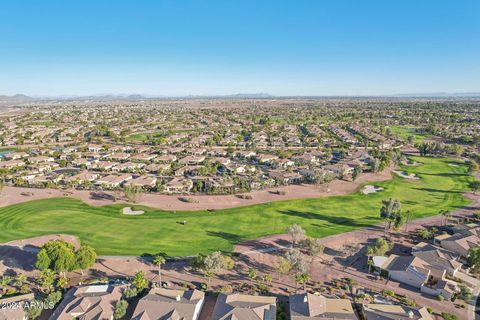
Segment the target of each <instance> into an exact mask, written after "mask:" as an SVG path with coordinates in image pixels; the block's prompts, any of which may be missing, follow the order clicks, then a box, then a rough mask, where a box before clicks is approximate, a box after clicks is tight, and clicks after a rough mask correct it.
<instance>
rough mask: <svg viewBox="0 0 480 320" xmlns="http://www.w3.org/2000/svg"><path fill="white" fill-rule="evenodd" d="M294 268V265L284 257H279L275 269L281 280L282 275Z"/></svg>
mask: <svg viewBox="0 0 480 320" xmlns="http://www.w3.org/2000/svg"><path fill="white" fill-rule="evenodd" d="M290 270H292V265H291V264H290V262H289V261H288V260H287V259H285V258H284V257H279V260H278V261H277V262H276V265H275V271H276V272H277V275H278V281H280V275H282V274H283V275H287V274H289V273H290Z"/></svg>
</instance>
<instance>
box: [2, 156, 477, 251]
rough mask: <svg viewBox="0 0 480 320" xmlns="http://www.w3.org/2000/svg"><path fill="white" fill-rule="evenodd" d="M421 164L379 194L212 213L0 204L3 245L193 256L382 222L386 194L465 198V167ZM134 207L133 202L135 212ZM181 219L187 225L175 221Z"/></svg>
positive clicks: (438, 201)
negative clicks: (43, 241)
mask: <svg viewBox="0 0 480 320" xmlns="http://www.w3.org/2000/svg"><path fill="white" fill-rule="evenodd" d="M414 160H415V161H417V162H421V163H423V165H422V166H419V167H405V168H404V169H405V170H406V171H408V172H409V173H415V174H417V175H418V176H419V177H421V179H420V180H406V179H403V178H399V177H395V178H394V179H393V180H390V181H385V182H381V183H375V185H378V186H381V187H383V188H385V190H384V191H382V192H379V193H376V194H370V195H363V194H361V193H359V192H356V193H353V194H350V195H345V196H334V197H325V198H318V199H302V200H287V201H279V202H272V203H268V204H260V205H252V206H248V207H241V208H233V209H225V210H219V211H215V212H207V211H197V212H168V211H161V210H155V209H151V208H143V209H142V210H145V211H146V213H145V215H143V216H135V217H132V216H130V217H127V216H123V215H122V214H121V208H122V207H123V206H122V205H112V206H104V207H91V206H88V205H87V204H85V203H83V202H81V201H78V200H75V199H68V198H57V199H48V200H38V201H31V202H26V203H22V204H17V205H12V206H9V207H5V208H2V209H0V230H1V232H0V242H5V241H9V240H14V239H23V238H27V237H33V236H40V235H46V234H52V233H53V234H55V233H65V234H72V235H76V236H78V237H80V239H81V241H82V242H83V243H87V244H90V245H92V246H93V247H95V248H96V249H97V251H98V252H99V253H100V254H102V255H140V254H143V253H156V252H160V251H164V252H166V253H168V254H170V255H182V256H183V255H192V254H196V253H199V252H209V251H212V250H218V249H220V250H226V251H228V250H231V249H232V246H233V244H235V243H237V242H239V241H243V240H247V239H255V238H257V237H260V236H264V235H268V234H275V233H282V232H284V230H285V228H286V227H287V226H288V225H290V224H292V223H298V224H300V225H302V227H303V228H305V229H306V230H307V233H308V234H309V235H311V236H317V237H323V236H328V235H332V234H336V233H340V232H345V231H350V230H353V229H356V228H361V227H365V226H369V225H372V224H375V223H378V222H380V220H379V214H378V211H379V209H380V207H381V201H382V200H383V199H386V198H389V197H394V198H397V199H399V200H401V202H402V205H403V208H404V210H407V209H409V210H412V212H413V215H414V217H425V216H430V215H434V214H437V213H438V211H439V210H441V209H446V210H453V209H455V208H459V207H461V206H464V205H466V204H467V203H468V201H467V200H466V199H465V198H464V197H463V196H462V195H461V191H465V190H467V189H468V188H467V184H468V182H469V181H470V177H468V176H467V175H466V174H465V172H466V166H465V165H463V164H460V165H459V166H449V165H448V163H451V162H453V161H452V160H448V159H436V158H420V157H418V158H414ZM137 208H139V206H136V207H135V209H137ZM183 220H186V221H187V224H186V225H182V224H180V223H179V222H180V221H183Z"/></svg>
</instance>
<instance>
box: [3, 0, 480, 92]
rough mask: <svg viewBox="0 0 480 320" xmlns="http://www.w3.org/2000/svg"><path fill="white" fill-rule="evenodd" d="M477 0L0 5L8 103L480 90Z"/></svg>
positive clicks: (18, 0) (34, 0)
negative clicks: (103, 96)
mask: <svg viewBox="0 0 480 320" xmlns="http://www.w3.org/2000/svg"><path fill="white" fill-rule="evenodd" d="M479 15H480V1H478V0H471V1H469V0H396V1H393V0H391V1H390V0H375V1H374V0H361V1H360V0H349V1H347V0H329V1H326V0H311V1H306V0H291V1H281V0H276V1H268V0H257V1H253V0H238V1H233V0H231V1H230V0H218V1H208V0H203V1H201V0H198V1H187V0H185V1H181V0H170V1H162V0H157V1H141V0H138V1H133V0H131V1H121V0H117V1H101V0H96V1H90V0H82V1H49V0H43V1H38V0H30V1H29V0H23V1H22V0H2V1H1V2H0V94H15V93H25V94H30V95H84V94H100V93H117V94H118V93H142V94H156V95H185V94H230V93H240V92H241V93H247V92H248V93H253V92H267V93H270V94H275V95H371V94H373V95H382V94H395V93H416V92H472V91H476V92H478V91H480V18H479Z"/></svg>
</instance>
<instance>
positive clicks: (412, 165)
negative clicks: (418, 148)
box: [402, 160, 422, 167]
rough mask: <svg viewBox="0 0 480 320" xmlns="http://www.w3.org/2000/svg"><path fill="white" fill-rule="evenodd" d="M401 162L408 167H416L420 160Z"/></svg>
mask: <svg viewBox="0 0 480 320" xmlns="http://www.w3.org/2000/svg"><path fill="white" fill-rule="evenodd" d="M402 164H403V165H405V166H409V167H418V166H421V165H422V164H421V163H420V162H416V161H412V160H406V161H402Z"/></svg>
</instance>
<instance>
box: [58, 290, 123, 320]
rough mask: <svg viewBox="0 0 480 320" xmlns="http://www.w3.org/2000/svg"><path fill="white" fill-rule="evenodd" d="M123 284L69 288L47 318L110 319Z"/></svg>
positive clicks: (120, 294)
mask: <svg viewBox="0 0 480 320" xmlns="http://www.w3.org/2000/svg"><path fill="white" fill-rule="evenodd" d="M125 288H126V286H125V285H108V284H105V285H103V284H102V285H86V286H77V287H73V288H72V289H70V290H69V291H68V292H67V294H66V295H65V297H64V298H63V300H62V302H61V303H60V305H59V306H58V307H57V308H56V309H55V311H54V312H53V314H52V315H51V316H50V318H49V320H71V319H82V320H111V319H113V313H114V311H115V306H116V304H117V303H118V301H120V299H121V298H122V294H123V291H124V290H125Z"/></svg>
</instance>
